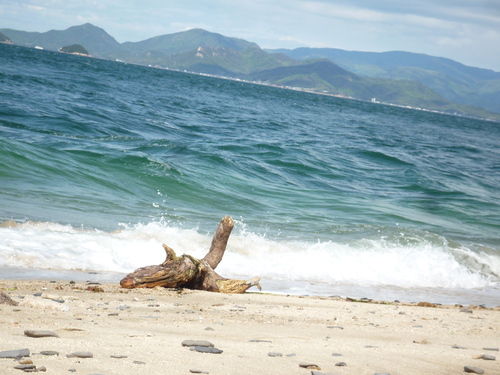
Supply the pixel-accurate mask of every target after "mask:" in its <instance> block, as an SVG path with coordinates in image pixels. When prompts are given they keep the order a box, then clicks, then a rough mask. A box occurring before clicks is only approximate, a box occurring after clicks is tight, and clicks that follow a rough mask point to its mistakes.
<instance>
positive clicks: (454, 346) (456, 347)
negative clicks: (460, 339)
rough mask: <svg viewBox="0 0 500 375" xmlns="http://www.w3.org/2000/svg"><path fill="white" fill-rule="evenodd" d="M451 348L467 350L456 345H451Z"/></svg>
mask: <svg viewBox="0 0 500 375" xmlns="http://www.w3.org/2000/svg"><path fill="white" fill-rule="evenodd" d="M452 348H453V349H467V348H465V347H463V346H458V345H453V346H452Z"/></svg>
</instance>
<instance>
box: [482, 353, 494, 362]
mask: <svg viewBox="0 0 500 375" xmlns="http://www.w3.org/2000/svg"><path fill="white" fill-rule="evenodd" d="M481 359H485V360H487V361H496V359H497V357H495V356H494V355H490V354H483V355H482V356H481Z"/></svg>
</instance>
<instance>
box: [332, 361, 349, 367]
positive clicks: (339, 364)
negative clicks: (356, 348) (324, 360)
mask: <svg viewBox="0 0 500 375" xmlns="http://www.w3.org/2000/svg"><path fill="white" fill-rule="evenodd" d="M335 366H339V367H343V366H347V363H345V362H338V363H336V364H335Z"/></svg>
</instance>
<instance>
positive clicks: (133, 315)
mask: <svg viewBox="0 0 500 375" xmlns="http://www.w3.org/2000/svg"><path fill="white" fill-rule="evenodd" d="M0 291H3V292H4V293H6V294H7V295H8V296H9V297H11V298H12V299H13V300H14V301H16V302H18V303H19V305H18V306H8V305H0V316H1V317H2V319H0V322H1V323H0V324H1V325H2V327H3V332H4V335H3V337H4V338H5V339H4V340H0V352H1V351H7V350H18V349H24V348H27V349H29V350H30V353H31V355H30V357H29V359H30V360H32V361H33V364H34V365H36V366H37V367H38V368H41V367H45V368H46V369H47V372H48V373H64V372H68V371H71V370H76V372H77V373H85V374H89V373H102V374H123V373H150V374H156V373H165V374H182V373H186V374H188V373H193V372H195V371H201V372H202V373H210V374H226V373H227V374H248V373H274V374H310V373H311V371H314V372H315V373H338V374H347V373H355V374H376V373H386V374H392V375H395V374H423V373H440V374H445V373H462V372H464V366H473V367H478V368H481V369H483V370H484V373H485V374H493V373H499V372H500V362H499V358H497V359H496V360H485V359H482V358H479V357H480V356H482V355H483V354H485V355H490V356H494V357H498V356H499V353H498V352H497V351H496V350H498V347H499V345H500V342H499V340H498V332H499V331H500V307H499V306H497V307H491V308H485V307H480V306H461V305H434V304H431V303H427V304H425V303H422V304H421V305H420V306H419V305H418V303H404V302H386V301H369V300H355V299H347V298H341V297H312V296H286V295H275V294H262V293H253V292H251V293H245V294H236V295H228V294H220V293H210V292H204V291H192V290H186V289H182V290H171V289H164V288H154V289H132V290H127V289H122V288H120V287H119V286H118V285H116V284H111V283H102V284H98V283H86V282H81V281H77V282H69V281H48V280H5V279H1V280H0ZM418 302H426V301H418ZM25 330H42V331H51V332H53V333H55V334H57V335H58V336H59V337H58V338H56V337H41V338H33V337H28V336H26V335H25V334H24V331H25ZM185 340H206V341H209V342H211V343H213V344H214V346H215V348H217V349H220V350H222V351H223V352H222V353H220V354H214V353H200V352H197V351H192V350H190V349H189V348H188V347H185V346H183V345H182V343H183V342H184V341H185ZM485 348H487V349H488V350H486V349H485ZM489 349H496V350H489ZM42 351H57V352H59V355H57V356H55V355H54V356H48V355H41V354H40V352H42ZM74 352H90V353H91V354H92V358H68V357H66V356H67V355H68V354H71V353H74ZM342 362H343V363H345V365H346V366H340V364H341V363H342ZM18 364H19V363H18V361H16V360H13V359H6V358H0V368H1V369H2V371H1V372H2V373H5V374H16V373H19V370H16V369H14V367H15V366H16V365H18ZM304 364H311V365H316V366H317V367H318V368H320V370H318V369H314V368H309V369H307V368H305V367H301V366H300V365H304Z"/></svg>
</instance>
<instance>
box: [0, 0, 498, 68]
mask: <svg viewBox="0 0 500 375" xmlns="http://www.w3.org/2000/svg"><path fill="white" fill-rule="evenodd" d="M87 22H89V23H92V24H93V25H95V26H98V27H101V28H103V29H104V30H105V31H106V32H107V33H108V34H110V35H111V36H112V37H114V38H115V39H116V40H117V41H118V42H120V43H122V42H126V41H130V42H138V41H141V40H145V39H148V38H152V37H154V36H158V35H165V34H172V33H176V32H180V31H185V30H189V29H192V28H202V29H205V30H207V31H211V32H216V33H220V34H222V35H225V36H228V37H236V38H241V39H245V40H247V41H249V42H255V43H257V44H258V45H259V46H260V47H261V48H289V49H293V48H298V47H331V48H340V49H345V50H349V51H372V52H385V51H408V52H417V53H425V54H428V55H433V56H440V57H447V58H450V59H453V60H456V61H458V62H461V63H463V64H465V65H470V66H476V67H480V68H487V69H493V70H495V71H498V72H500V0H312V1H307V0H248V1H245V0H182V1H179V0H120V1H116V0H114V1H110V0H19V1H18V0H0V28H11V29H16V30H24V31H37V32H46V31H49V30H65V29H67V28H68V27H71V26H76V25H81V24H84V23H87Z"/></svg>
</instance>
